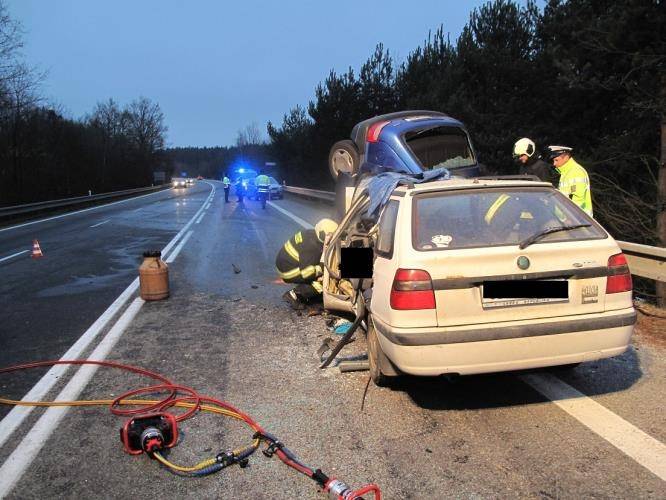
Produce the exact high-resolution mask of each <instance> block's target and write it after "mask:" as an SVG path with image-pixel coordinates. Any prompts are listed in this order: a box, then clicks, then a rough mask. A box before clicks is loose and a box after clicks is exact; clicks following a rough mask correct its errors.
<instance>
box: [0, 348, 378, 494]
mask: <svg viewBox="0 0 666 500" xmlns="http://www.w3.org/2000/svg"><path fill="white" fill-rule="evenodd" d="M54 365H97V366H102V367H106V368H115V369H119V370H125V371H129V372H133V373H136V374H139V375H143V376H146V377H149V378H151V379H153V380H156V381H158V382H159V383H158V384H155V385H150V386H146V387H141V388H138V389H134V390H131V391H128V392H125V393H124V394H121V395H120V396H118V397H117V398H115V399H96V400H78V401H18V400H13V399H7V398H2V397H0V404H4V405H11V406H70V407H71V406H108V407H109V409H110V411H111V413H112V414H114V415H117V416H121V417H130V418H129V420H127V421H126V422H125V424H124V425H123V427H121V429H120V440H121V442H122V444H123V446H124V448H125V451H126V452H127V453H129V454H132V455H140V454H143V453H145V454H147V455H148V456H149V457H150V458H152V459H155V460H156V461H158V462H159V463H161V464H162V465H164V466H165V467H166V468H167V469H169V470H170V471H171V472H173V473H175V474H177V475H180V476H184V477H202V476H208V475H210V474H213V473H216V472H219V471H221V470H222V469H225V468H227V467H229V466H232V465H235V464H238V466H239V467H241V468H244V467H246V466H247V465H248V463H249V457H250V456H251V455H252V454H253V453H254V452H255V451H257V449H259V448H260V446H262V444H263V445H265V448H264V449H263V450H262V453H263V454H264V455H265V456H266V457H268V458H270V457H272V456H273V455H277V457H278V458H279V459H280V460H281V461H282V462H283V463H284V464H286V465H288V466H289V467H291V468H292V469H294V470H296V471H297V472H300V473H301V474H304V475H305V476H307V477H309V478H310V479H312V480H314V481H315V482H316V483H317V484H318V485H319V487H321V489H322V490H323V492H324V493H326V494H328V497H329V498H330V499H332V500H362V499H363V498H364V497H363V495H367V494H369V493H372V495H373V497H374V498H375V499H376V500H381V492H380V490H379V487H378V486H377V485H375V484H368V485H366V486H363V487H362V488H359V489H357V490H352V489H351V487H349V486H348V485H347V484H345V483H344V482H343V481H341V480H339V479H336V478H330V477H328V476H327V475H326V474H324V473H323V472H322V471H321V469H313V468H312V467H310V466H308V465H306V464H304V463H303V462H301V461H300V459H299V458H298V457H297V456H296V455H295V454H294V453H293V452H292V451H291V450H289V449H288V448H287V447H286V446H285V445H284V443H282V442H281V441H280V440H279V439H278V438H277V437H275V436H274V435H272V434H270V433H268V432H266V431H265V430H264V429H263V428H262V427H261V426H260V425H259V424H258V423H257V422H256V421H255V420H254V419H253V418H252V417H250V416H249V415H247V414H245V413H243V412H241V411H240V410H238V409H237V408H235V407H234V406H232V405H230V404H229V403H226V402H224V401H222V400H219V399H216V398H212V397H208V396H204V395H201V394H199V393H198V392H197V391H196V390H194V389H193V388H191V387H187V386H183V385H177V384H174V383H173V382H171V381H170V380H169V379H167V378H166V377H164V376H162V375H160V374H158V373H155V372H153V371H150V370H147V369H144V368H141V367H136V366H131V365H126V364H122V363H116V362H112V361H93V360H58V361H38V362H34V363H27V364H21V365H14V366H9V367H6V368H0V374H6V373H10V372H17V371H21V370H28V369H33V368H39V367H47V366H54ZM161 393H166V394H167V395H166V396H164V397H162V399H134V398H136V397H137V396H141V395H149V394H161ZM172 408H179V409H183V410H184V412H183V413H180V414H174V413H172V412H171V411H169V410H170V409H172ZM199 411H203V412H208V413H214V414H218V415H222V416H226V417H230V418H233V419H236V420H239V421H241V422H243V423H245V424H246V425H247V426H248V427H249V428H250V429H251V430H252V431H253V435H252V439H251V442H250V443H249V444H246V445H244V446H241V447H238V448H235V449H231V450H225V451H221V452H219V453H218V454H216V455H215V456H212V457H209V458H206V459H204V460H201V461H200V462H198V463H197V464H195V465H192V466H184V465H178V464H175V463H173V462H171V461H170V460H168V459H167V458H166V456H165V453H164V451H165V450H166V449H168V448H172V447H174V446H175V445H176V443H177V441H178V423H179V422H182V421H184V420H187V419H189V418H191V417H193V416H194V415H195V414H196V413H197V412H199Z"/></svg>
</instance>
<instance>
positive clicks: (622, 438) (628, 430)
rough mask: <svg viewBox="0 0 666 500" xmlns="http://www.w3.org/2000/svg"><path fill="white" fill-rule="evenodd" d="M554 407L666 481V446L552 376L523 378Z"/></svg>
mask: <svg viewBox="0 0 666 500" xmlns="http://www.w3.org/2000/svg"><path fill="white" fill-rule="evenodd" d="M520 378H521V379H522V380H523V381H524V382H525V383H527V384H528V385H529V386H531V387H532V388H534V389H536V390H537V391H539V392H540V393H541V394H543V395H544V396H546V397H547V398H548V399H550V400H551V401H552V402H553V403H555V404H556V405H557V406H559V407H560V408H561V409H563V410H564V411H566V412H567V413H568V414H569V415H571V416H572V417H574V418H575V419H576V420H578V421H579V422H580V423H581V424H583V425H584V426H585V427H587V428H588V429H590V430H591V431H593V432H595V433H596V434H598V435H599V436H601V437H602V438H604V439H605V440H606V441H608V442H609V443H610V444H612V445H613V446H615V447H616V448H617V449H619V450H620V451H622V452H623V453H624V454H625V455H627V456H628V457H630V458H632V459H633V460H635V461H636V462H638V463H639V464H641V465H642V466H643V467H645V468H646V469H647V470H649V471H650V472H652V473H653V474H654V475H656V476H657V477H659V478H660V479H661V480H663V481H666V445H665V444H664V443H662V442H660V441H657V440H656V439H655V438H653V437H652V436H650V435H648V434H646V433H645V432H643V431H642V430H640V429H639V428H638V427H636V426H635V425H633V424H630V423H629V422H627V421H626V420H624V419H623V418H621V417H620V416H618V415H616V414H615V413H613V412H612V411H610V410H609V409H607V408H606V407H604V406H602V405H600V404H599V403H597V402H596V401H594V400H593V399H591V398H589V397H587V396H586V395H585V394H583V393H582V392H580V391H578V390H576V389H574V388H573V387H571V386H570V385H569V384H567V383H565V382H563V381H562V380H560V379H559V378H557V377H555V376H553V375H550V374H527V375H521V377H520Z"/></svg>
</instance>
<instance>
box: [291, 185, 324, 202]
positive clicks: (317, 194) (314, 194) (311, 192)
mask: <svg viewBox="0 0 666 500" xmlns="http://www.w3.org/2000/svg"><path fill="white" fill-rule="evenodd" d="M282 190H283V191H286V192H288V193H294V194H299V195H301V196H308V197H310V198H318V199H320V200H327V201H335V193H333V192H331V191H320V190H319V189H307V188H301V187H296V186H282Z"/></svg>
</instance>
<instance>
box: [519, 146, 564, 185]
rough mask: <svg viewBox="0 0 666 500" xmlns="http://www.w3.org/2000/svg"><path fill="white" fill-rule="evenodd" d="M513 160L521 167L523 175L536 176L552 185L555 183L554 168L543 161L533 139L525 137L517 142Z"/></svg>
mask: <svg viewBox="0 0 666 500" xmlns="http://www.w3.org/2000/svg"><path fill="white" fill-rule="evenodd" d="M513 159H514V160H515V161H516V162H517V163H518V164H519V165H520V171H519V173H520V174H521V175H536V176H537V177H538V178H539V179H541V180H542V181H545V182H550V183H551V184H553V182H554V181H555V175H554V172H553V167H552V166H550V165H548V163H546V162H545V161H543V160H542V159H541V156H539V154H538V153H537V152H536V145H535V144H534V141H532V139H529V138H528V137H523V138H522V139H518V140H517V141H516V143H515V144H514V145H513Z"/></svg>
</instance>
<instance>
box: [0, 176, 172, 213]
mask: <svg viewBox="0 0 666 500" xmlns="http://www.w3.org/2000/svg"><path fill="white" fill-rule="evenodd" d="M168 187H171V184H162V185H159V186H150V187H143V188H135V189H125V190H123V191H112V192H110V193H101V194H94V195H91V196H77V197H75V198H62V199H60V200H49V201H39V202H37V203H26V204H25V205H12V206H10V207H2V208H0V217H6V216H9V215H18V214H26V213H30V212H37V211H39V210H44V209H48V208H59V207H66V206H69V205H76V204H78V203H87V202H91V201H97V200H103V199H106V198H117V197H120V196H126V195H129V194H139V193H144V192H149V191H158V190H160V189H165V188H168Z"/></svg>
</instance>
